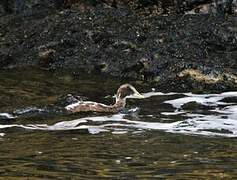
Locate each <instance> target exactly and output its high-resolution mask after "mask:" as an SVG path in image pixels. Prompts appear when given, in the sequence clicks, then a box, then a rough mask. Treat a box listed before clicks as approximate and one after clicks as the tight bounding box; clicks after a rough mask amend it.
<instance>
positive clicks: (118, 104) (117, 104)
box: [113, 98, 126, 109]
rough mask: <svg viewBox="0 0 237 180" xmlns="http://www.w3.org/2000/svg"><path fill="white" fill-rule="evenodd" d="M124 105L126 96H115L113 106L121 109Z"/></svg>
mask: <svg viewBox="0 0 237 180" xmlns="http://www.w3.org/2000/svg"><path fill="white" fill-rule="evenodd" d="M125 105H126V98H123V99H122V98H116V102H115V104H114V105H113V107H116V108H119V109H122V108H124V107H125Z"/></svg>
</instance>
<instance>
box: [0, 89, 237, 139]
mask: <svg viewBox="0 0 237 180" xmlns="http://www.w3.org/2000/svg"><path fill="white" fill-rule="evenodd" d="M168 94H169V95H175V94H174V93H166V94H165V95H168ZM143 95H144V94H143ZM153 95H159V96H160V95H161V96H162V95H164V94H163V93H159V92H158V93H154V92H151V93H150V94H145V97H152V96H153ZM183 95H184V96H185V97H183V98H177V99H172V100H168V101H165V103H169V104H171V105H172V106H173V107H174V112H161V114H162V115H164V116H172V115H176V116H182V118H180V119H182V120H180V121H176V122H169V121H165V123H164V121H163V122H162V123H161V122H147V121H149V118H150V116H142V115H139V116H137V117H136V120H130V119H127V118H125V117H130V116H129V115H127V114H122V113H118V114H115V115H111V116H96V117H85V118H79V119H75V120H71V121H61V122H58V123H55V124H53V125H47V124H26V125H22V124H11V125H0V129H4V128H12V127H18V128H24V129H32V130H47V131H58V130H74V129H77V130H80V129H87V130H88V132H89V133H91V134H97V133H101V132H105V131H106V132H107V131H109V132H111V133H114V134H124V133H127V132H130V131H132V132H133V133H135V132H142V131H145V130H161V131H166V132H171V133H183V134H198V135H208V136H217V135H218V136H225V137H237V103H236V104H233V103H224V102H221V100H223V99H224V98H225V97H235V96H237V92H225V93H221V94H202V95H199V94H192V93H184V94H183ZM193 101H194V102H196V103H199V104H202V105H206V106H210V107H212V109H211V110H208V109H207V110H206V111H208V112H209V113H205V114H204V113H203V114H202V111H198V113H193V112H191V111H185V110H180V108H182V106H183V105H184V104H186V103H189V102H193ZM220 105H221V106H220ZM131 111H133V110H131ZM151 116H153V115H151ZM130 118H132V117H130ZM169 118H170V119H171V117H169ZM144 119H146V121H144ZM183 119H184V120H183ZM152 120H153V121H154V119H152ZM159 120H160V119H157V121H159ZM162 120H163V119H162ZM171 120H172V119H171Z"/></svg>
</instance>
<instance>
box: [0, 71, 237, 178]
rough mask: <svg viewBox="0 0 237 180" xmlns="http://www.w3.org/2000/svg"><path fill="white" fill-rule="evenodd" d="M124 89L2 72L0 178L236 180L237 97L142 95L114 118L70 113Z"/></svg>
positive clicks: (59, 77) (148, 92)
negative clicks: (76, 106) (82, 102)
mask: <svg viewBox="0 0 237 180" xmlns="http://www.w3.org/2000/svg"><path fill="white" fill-rule="evenodd" d="M120 84H121V82H118V81H116V80H111V79H108V78H103V79H102V78H100V79H98V78H97V77H91V78H90V79H88V78H87V77H86V75H84V77H83V76H79V77H77V78H74V77H73V76H70V75H67V73H65V72H64V73H62V74H55V73H50V72H44V71H34V70H31V71H29V70H25V71H16V72H14V71H13V70H12V71H5V72H4V71H3V72H1V73H0V142H1V148H0V154H1V157H0V167H1V168H0V177H11V178H20V177H29V178H59V177H60V178H86V179H88V178H89V179H91V178H96V177H101V178H106V177H107V178H119V179H120V178H125V179H131V178H151V177H153V178H200V177H201V178H224V179H225V178H231V177H236V176H237V171H236V169H237V163H236V158H237V153H236V152H237V145H236V144H237V143H236V137H237V101H236V99H237V92H223V93H220V94H192V93H161V92H158V90H152V87H150V88H149V87H148V88H145V89H141V88H139V86H138V85H137V86H136V87H138V90H139V92H143V95H144V96H145V97H146V98H145V99H128V100H127V101H128V102H127V108H126V109H125V110H124V111H123V112H120V113H117V114H99V113H80V114H68V113H67V112H65V110H64V107H65V106H66V105H68V104H70V103H72V102H75V101H77V99H80V100H93V101H98V102H103V103H105V104H111V103H113V100H114V98H113V95H114V94H115V92H116V90H117V88H118V86H119V85H120Z"/></svg>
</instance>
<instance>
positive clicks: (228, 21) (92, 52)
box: [0, 6, 237, 92]
mask: <svg viewBox="0 0 237 180" xmlns="http://www.w3.org/2000/svg"><path fill="white" fill-rule="evenodd" d="M0 26H1V30H0V44H1V45H0V68H1V69H9V68H21V67H28V66H34V67H39V68H42V69H46V70H54V71H60V70H70V71H71V72H72V74H79V75H80V73H82V72H86V73H93V74H98V75H100V74H107V75H111V76H114V77H119V78H121V79H126V78H128V79H133V80H138V81H141V82H144V83H149V84H152V85H153V86H154V87H159V89H163V90H168V91H172V90H175V91H197V92H202V91H230V90H236V89H237V17H236V16H234V15H228V16H225V17H222V16H214V15H211V14H195V15H193V14H182V15H178V14H173V15H169V16H156V15H153V16H140V15H137V14H134V13H132V12H131V11H130V10H128V9H127V8H111V7H101V6H100V7H95V8H91V9H87V10H84V11H78V10H74V9H63V10H56V11H49V12H47V13H42V14H40V13H38V14H36V15H34V16H27V17H26V16H24V17H23V16H20V15H14V14H13V15H5V16H1V17H0Z"/></svg>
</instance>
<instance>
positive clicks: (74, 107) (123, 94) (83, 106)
mask: <svg viewBox="0 0 237 180" xmlns="http://www.w3.org/2000/svg"><path fill="white" fill-rule="evenodd" d="M128 96H132V97H135V98H144V96H143V95H141V94H140V93H139V92H138V91H137V90H136V89H135V88H134V87H133V86H132V85H131V84H123V85H121V86H120V87H119V88H118V90H117V93H116V101H115V103H114V104H113V105H106V104H102V103H98V102H93V101H78V102H76V103H73V104H70V105H68V106H66V107H65V109H66V110H67V111H68V112H71V113H78V112H89V111H91V112H104V113H116V112H119V111H121V110H123V109H124V108H125V106H126V98H127V97H128Z"/></svg>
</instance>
